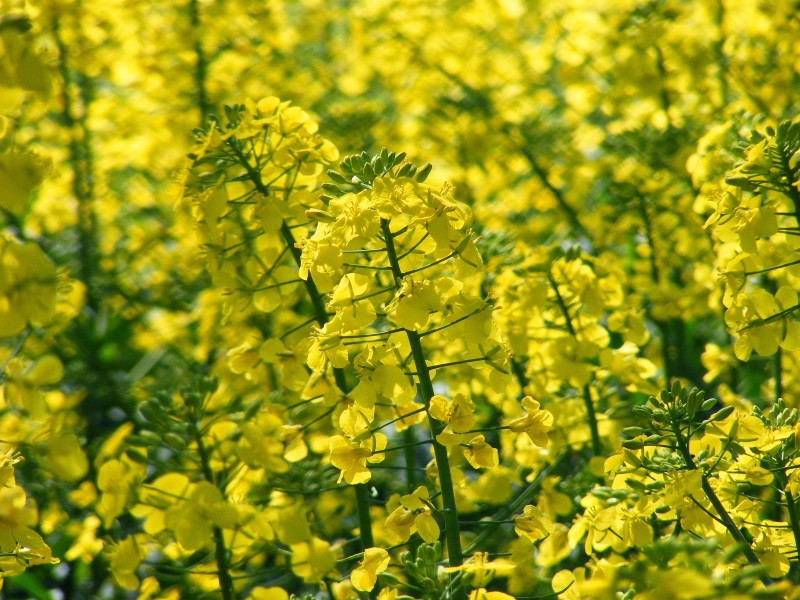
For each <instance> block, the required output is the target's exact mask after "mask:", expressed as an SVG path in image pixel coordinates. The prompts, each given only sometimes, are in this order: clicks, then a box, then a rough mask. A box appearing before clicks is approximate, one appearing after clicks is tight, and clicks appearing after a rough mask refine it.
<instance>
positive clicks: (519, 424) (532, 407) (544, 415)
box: [507, 396, 553, 448]
mask: <svg viewBox="0 0 800 600" xmlns="http://www.w3.org/2000/svg"><path fill="white" fill-rule="evenodd" d="M522 408H524V409H525V413H526V414H525V416H523V417H519V418H517V419H514V420H513V421H510V422H509V423H507V425H508V428H509V429H510V430H511V431H516V432H517V433H525V434H527V436H528V437H529V438H530V439H531V441H532V442H533V443H534V444H536V445H537V446H539V447H540V448H545V447H546V446H547V444H548V443H549V440H548V438H547V432H548V430H549V429H550V428H551V427H552V426H553V415H552V413H550V412H549V411H547V410H542V409H540V408H539V403H538V402H537V401H536V400H534V399H533V398H531V397H530V396H525V397H524V398H523V399H522Z"/></svg>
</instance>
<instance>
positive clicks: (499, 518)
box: [465, 452, 568, 554]
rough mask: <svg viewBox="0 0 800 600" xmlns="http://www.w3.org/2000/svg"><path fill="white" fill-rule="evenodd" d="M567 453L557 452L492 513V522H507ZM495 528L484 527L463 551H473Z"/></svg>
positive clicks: (556, 467)
mask: <svg viewBox="0 0 800 600" xmlns="http://www.w3.org/2000/svg"><path fill="white" fill-rule="evenodd" d="M567 456H568V454H567V453H566V452H562V453H561V454H559V455H558V456H557V457H556V459H555V460H554V461H553V462H551V463H548V464H547V465H546V466H545V467H544V468H543V469H542V470H541V471H539V474H538V475H537V476H536V479H534V480H533V481H531V482H530V483H529V484H528V487H526V488H525V489H524V490H522V492H521V493H520V494H519V495H518V496H517V497H516V498H515V499H514V500H513V501H512V502H511V503H509V504H506V505H504V506H503V507H502V508H500V510H498V511H497V512H496V513H495V514H493V515H492V518H491V520H492V522H493V523H501V522H507V519H508V518H509V517H510V516H511V515H513V514H514V513H515V512H517V511H518V510H519V509H520V508H521V507H522V506H523V505H524V504H525V503H526V502H528V500H529V499H530V498H531V497H532V496H533V495H534V494H535V493H536V491H537V490H538V489H539V487H540V486H541V485H542V481H544V479H545V478H546V477H547V476H549V475H550V473H552V472H553V471H556V470H557V469H559V468H560V467H561V464H562V463H563V462H564V460H566V458H567ZM496 530H497V526H494V527H488V528H486V529H484V530H483V531H482V532H481V533H480V534H479V535H478V537H476V538H475V539H474V540H473V541H472V543H471V544H470V545H469V546H467V548H466V550H465V553H467V554H469V553H470V552H473V551H474V550H475V549H477V548H478V547H480V545H481V544H482V543H483V542H484V541H485V540H486V539H488V538H490V537H491V536H492V535H494V534H495V532H496Z"/></svg>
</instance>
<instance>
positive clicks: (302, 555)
mask: <svg viewBox="0 0 800 600" xmlns="http://www.w3.org/2000/svg"><path fill="white" fill-rule="evenodd" d="M291 549H292V571H293V572H294V574H295V575H297V576H298V577H300V578H302V580H303V581H305V582H306V583H315V582H318V581H322V578H323V577H325V576H326V575H327V574H328V573H330V572H331V571H333V570H334V569H335V568H336V556H335V555H334V554H333V550H332V549H331V545H330V544H329V543H328V542H326V541H325V540H321V539H320V538H318V537H312V538H311V539H310V540H309V541H308V542H301V543H299V544H292V545H291Z"/></svg>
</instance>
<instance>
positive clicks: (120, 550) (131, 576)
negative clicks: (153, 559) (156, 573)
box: [107, 535, 143, 590]
mask: <svg viewBox="0 0 800 600" xmlns="http://www.w3.org/2000/svg"><path fill="white" fill-rule="evenodd" d="M107 552H108V559H109V562H110V563H111V572H112V573H113V574H114V578H115V579H116V580H117V583H119V584H120V585H121V586H122V587H124V588H126V589H129V590H136V589H139V578H138V577H137V576H136V569H138V568H139V564H140V563H141V562H142V556H143V555H142V550H141V548H140V547H139V544H138V542H137V540H136V537H135V536H132V535H131V536H128V537H126V538H125V539H124V540H122V541H121V542H119V543H118V544H112V545H111V546H109V548H108V551H107Z"/></svg>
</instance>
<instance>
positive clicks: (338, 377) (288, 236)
mask: <svg viewBox="0 0 800 600" xmlns="http://www.w3.org/2000/svg"><path fill="white" fill-rule="evenodd" d="M230 148H231V149H232V150H233V152H234V154H235V155H236V157H237V158H238V159H239V162H240V164H241V165H242V166H243V167H244V168H245V170H246V171H247V174H248V176H249V177H250V181H252V182H253V185H254V186H255V188H256V190H257V191H258V192H259V193H261V194H263V195H264V196H269V195H270V190H269V188H268V187H267V186H266V185H264V182H263V181H262V179H261V174H260V173H259V172H258V171H257V170H256V169H254V168H253V166H252V165H251V164H250V163H249V162H248V161H247V159H246V158H245V156H244V154H242V151H241V149H240V148H239V147H238V146H237V145H236V144H231V145H230ZM287 193H288V192H287ZM281 235H282V236H283V240H284V242H285V243H286V246H287V247H288V248H289V252H291V254H292V258H294V262H295V264H296V265H297V266H298V267H299V266H300V264H301V256H302V252H301V251H300V248H298V247H297V240H295V238H294V234H293V233H292V229H291V228H290V227H289V226H288V225H287V224H286V222H285V221H284V222H283V223H282V224H281ZM303 284H304V285H305V288H306V292H307V293H308V298H309V300H311V305H312V307H313V308H314V319H315V320H316V321H317V323H318V324H319V326H320V327H324V326H325V323H327V322H328V311H327V310H326V308H325V301H324V300H323V299H322V295H321V294H320V292H319V289H317V286H316V284H315V283H314V280H313V279H312V278H311V277H307V278H306V279H305V281H304V282H303ZM333 378H334V380H335V382H336V387H338V388H339V389H340V390H341V391H342V393H343V394H347V393H348V392H349V391H350V388H349V387H348V385H347V378H346V377H345V373H344V370H342V369H333ZM353 488H354V491H355V496H356V509H357V511H358V529H359V531H358V535H359V538H360V539H361V549H362V550H366V549H367V548H371V547H373V546H374V545H375V541H374V538H373V536H372V519H371V518H370V515H369V490H368V488H367V485H366V484H364V483H359V484H356V485H354V486H353Z"/></svg>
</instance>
